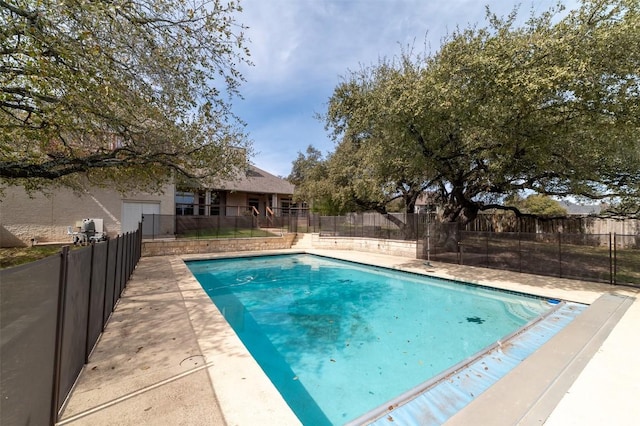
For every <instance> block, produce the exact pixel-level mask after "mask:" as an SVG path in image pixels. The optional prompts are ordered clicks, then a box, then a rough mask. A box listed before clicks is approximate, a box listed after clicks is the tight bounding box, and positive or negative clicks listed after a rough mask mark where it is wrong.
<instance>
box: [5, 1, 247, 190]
mask: <svg viewBox="0 0 640 426" xmlns="http://www.w3.org/2000/svg"><path fill="white" fill-rule="evenodd" d="M238 10H239V6H238V5H237V4H235V3H233V2H232V3H229V4H225V3H223V2H219V1H206V0H203V1H199V2H198V1H196V2H195V3H194V2H189V3H188V4H187V2H173V1H164V0H136V1H133V2H132V1H124V0H116V1H111V2H96V1H91V0H73V1H58V0H39V1H33V0H23V1H18V0H0V22H1V23H2V25H0V27H1V28H2V29H0V129H1V133H0V147H1V148H2V149H0V179H1V180H2V181H3V183H4V184H16V183H19V184H21V182H23V181H22V180H21V179H34V181H33V182H37V184H36V183H34V184H33V185H35V186H37V187H40V186H46V185H47V183H48V182H49V183H52V182H50V181H52V180H57V181H58V182H56V183H57V184H60V183H61V182H62V183H63V184H72V181H74V180H75V179H77V178H79V177H81V175H85V177H89V178H93V177H97V176H99V179H97V178H96V179H93V180H96V181H100V182H101V183H103V184H105V185H108V184H109V182H112V181H113V182H116V183H117V185H118V186H119V187H121V188H129V187H131V188H147V187H149V188H157V187H158V186H159V185H161V184H162V183H163V182H165V181H166V180H167V179H169V178H170V177H171V176H172V173H174V172H177V173H178V174H184V175H188V176H208V175H220V176H223V175H224V174H225V173H228V172H229V171H230V169H231V168H232V166H233V165H234V164H233V163H229V162H226V161H221V159H222V158H221V157H220V155H221V153H224V152H231V151H233V150H232V148H233V147H236V148H248V142H247V139H246V136H245V135H244V134H243V133H242V131H241V128H242V126H243V123H241V122H240V121H239V120H238V119H237V118H236V117H234V116H233V114H232V113H231V112H230V107H229V101H230V99H231V98H232V97H233V96H236V95H237V94H238V92H237V91H238V87H239V84H240V83H241V82H242V76H241V74H240V73H239V71H238V70H237V68H236V67H237V66H238V64H240V63H249V61H248V51H247V50H246V48H245V47H244V42H245V40H244V38H243V36H242V33H241V30H242V27H241V26H239V25H238V24H237V23H236V20H235V16H236V13H237V12H238ZM234 152H237V150H235V151H234ZM242 161H243V160H242ZM242 161H241V162H242ZM35 178H41V179H39V180H35ZM33 185H32V186H33Z"/></svg>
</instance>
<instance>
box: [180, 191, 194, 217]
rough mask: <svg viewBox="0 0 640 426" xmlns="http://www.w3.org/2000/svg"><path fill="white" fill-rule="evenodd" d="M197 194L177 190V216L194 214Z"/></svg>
mask: <svg viewBox="0 0 640 426" xmlns="http://www.w3.org/2000/svg"><path fill="white" fill-rule="evenodd" d="M194 201H195V194H194V193H193V192H188V191H176V216H191V215H193V204H194Z"/></svg>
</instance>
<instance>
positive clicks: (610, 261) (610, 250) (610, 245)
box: [609, 232, 613, 284]
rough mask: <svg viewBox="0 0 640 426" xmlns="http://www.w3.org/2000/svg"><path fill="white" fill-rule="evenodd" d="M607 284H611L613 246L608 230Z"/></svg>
mask: <svg viewBox="0 0 640 426" xmlns="http://www.w3.org/2000/svg"><path fill="white" fill-rule="evenodd" d="M609 284H613V247H612V236H611V232H609Z"/></svg>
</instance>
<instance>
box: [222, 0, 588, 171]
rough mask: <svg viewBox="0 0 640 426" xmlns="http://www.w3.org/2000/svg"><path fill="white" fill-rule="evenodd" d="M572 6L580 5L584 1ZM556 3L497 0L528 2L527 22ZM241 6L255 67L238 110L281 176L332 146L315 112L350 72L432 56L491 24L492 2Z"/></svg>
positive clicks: (250, 1)
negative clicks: (473, 28) (301, 155)
mask: <svg viewBox="0 0 640 426" xmlns="http://www.w3.org/2000/svg"><path fill="white" fill-rule="evenodd" d="M567 2H568V3H570V4H571V5H572V6H574V7H575V4H576V3H577V0H567ZM555 3H556V0H540V1H534V0H528V1H527V0H525V1H524V2H521V1H519V0H513V1H504V0H500V1H497V0H494V1H489V5H490V7H491V9H492V11H494V12H496V13H497V14H498V15H506V14H508V13H509V12H510V11H511V10H512V9H513V7H514V6H516V5H518V4H521V6H520V9H519V10H520V13H519V15H520V17H521V18H522V19H523V20H524V19H525V18H527V17H528V16H529V13H530V10H531V9H532V8H533V9H534V10H536V11H538V13H539V12H541V11H543V10H547V9H548V8H549V7H550V6H553V5H555ZM241 5H242V7H243V12H242V13H241V14H240V15H239V16H238V20H239V22H240V23H243V24H245V25H247V26H248V27H249V29H248V30H247V31H246V34H247V36H248V37H249V38H250V40H251V42H250V43H249V44H248V47H249V50H250V52H251V60H252V61H253V62H254V64H255V66H253V67H250V68H246V69H243V74H244V76H245V77H246V79H247V82H246V83H245V84H244V85H243V86H242V88H241V90H242V93H243V95H244V96H245V100H244V101H239V102H236V108H235V109H236V111H237V112H238V114H239V115H240V116H241V117H243V118H244V119H245V120H246V121H247V122H248V131H249V132H250V136H251V138H252V139H253V140H254V141H255V148H256V151H258V152H259V154H258V155H257V156H256V158H255V159H254V161H255V162H256V164H258V165H259V167H262V168H265V169H266V170H268V171H272V172H275V173H276V174H281V175H287V174H288V170H289V169H290V166H291V161H293V160H294V159H295V157H296V155H297V152H298V151H304V150H305V148H306V147H307V145H309V144H310V143H312V144H314V146H316V147H317V148H318V149H321V150H322V151H326V150H328V149H332V143H331V142H330V141H329V140H328V138H327V137H326V135H325V134H324V130H323V128H322V125H321V124H320V123H318V121H317V120H316V119H315V118H314V114H315V113H318V112H323V109H324V104H325V103H326V101H327V100H328V98H329V97H330V96H331V93H332V91H333V88H334V87H335V86H336V85H337V84H338V83H339V82H340V77H341V76H345V75H347V74H348V71H349V70H356V69H358V68H359V67H360V66H361V65H364V66H367V65H371V64H375V63H377V61H378V59H379V58H383V57H387V58H391V57H393V56H397V55H398V54H399V53H400V52H401V48H402V47H407V46H410V45H414V48H415V49H416V50H417V51H419V52H422V51H423V49H424V48H425V43H426V44H427V46H426V48H427V51H432V52H433V51H437V50H438V48H439V46H440V42H441V39H442V37H444V36H445V35H446V34H447V33H450V32H452V31H453V30H455V28H456V27H458V26H459V27H463V28H464V27H467V26H468V25H472V24H474V23H478V24H480V25H484V24H485V3H483V2H477V1H475V0H447V1H428V0H241ZM285 158H288V160H287V161H284V159H285ZM265 159H269V161H271V160H273V167H271V168H269V167H266V166H265V163H264V160H265ZM283 162H284V163H286V164H285V165H284V166H283ZM283 167H286V170H285V169H283ZM276 168H277V170H276Z"/></svg>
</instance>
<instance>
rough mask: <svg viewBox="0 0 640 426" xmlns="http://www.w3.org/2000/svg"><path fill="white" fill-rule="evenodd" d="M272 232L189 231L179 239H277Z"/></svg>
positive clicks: (243, 230)
mask: <svg viewBox="0 0 640 426" xmlns="http://www.w3.org/2000/svg"><path fill="white" fill-rule="evenodd" d="M277 236H279V235H276V234H274V233H272V232H269V231H265V230H263V229H234V228H220V229H217V228H216V229H198V230H194V231H187V232H185V233H183V234H180V235H178V237H179V238H257V237H277Z"/></svg>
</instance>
